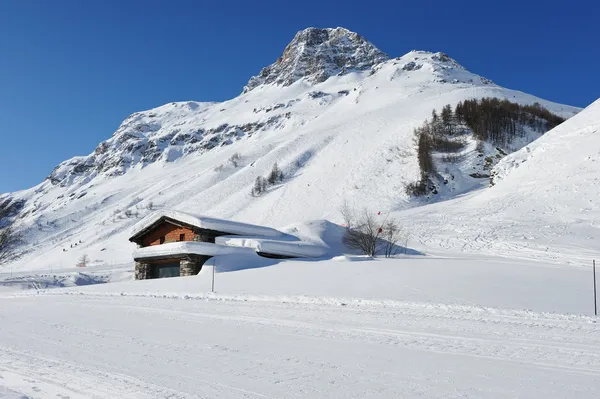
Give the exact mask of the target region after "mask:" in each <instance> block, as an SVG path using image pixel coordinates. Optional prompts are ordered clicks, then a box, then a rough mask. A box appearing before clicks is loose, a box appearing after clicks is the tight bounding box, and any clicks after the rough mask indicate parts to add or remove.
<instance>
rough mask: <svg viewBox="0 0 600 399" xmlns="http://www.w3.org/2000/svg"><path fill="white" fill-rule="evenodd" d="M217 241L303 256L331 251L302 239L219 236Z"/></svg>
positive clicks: (270, 252) (313, 256) (319, 254)
mask: <svg viewBox="0 0 600 399" xmlns="http://www.w3.org/2000/svg"><path fill="white" fill-rule="evenodd" d="M216 242H217V243H222V244H224V245H228V246H233V247H244V248H252V249H254V250H255V251H256V252H265V253H268V254H275V255H285V256H295V257H301V258H306V257H310V258H318V257H321V256H325V255H327V254H328V253H329V251H328V249H327V248H326V247H323V246H320V245H314V244H310V243H306V242H302V241H280V240H268V239H261V238H254V237H236V236H223V237H217V238H216Z"/></svg>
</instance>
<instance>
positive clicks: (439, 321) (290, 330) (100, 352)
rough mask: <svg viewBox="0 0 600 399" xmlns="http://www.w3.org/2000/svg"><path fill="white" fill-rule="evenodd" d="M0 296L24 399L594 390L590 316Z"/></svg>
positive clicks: (598, 361)
mask: <svg viewBox="0 0 600 399" xmlns="http://www.w3.org/2000/svg"><path fill="white" fill-rule="evenodd" d="M194 299H195V300H194ZM0 301H2V302H4V305H5V306H4V307H3V311H2V313H0V316H1V317H2V324H3V328H2V330H1V331H0V376H1V377H0V387H1V386H6V387H7V388H9V389H11V390H16V391H18V392H23V393H24V394H27V395H30V396H31V397H43V398H46V397H56V398H70V399H75V398H84V399H88V398H89V399H103V398H116V397H119V398H173V399H177V398H199V397H231V398H233V397H235V398H238V397H246V398H274V397H318V396H321V397H356V398H358V397H398V395H409V396H410V395H413V396H421V397H439V396H444V397H449V396H448V395H450V393H453V394H454V395H456V394H457V393H458V392H462V393H466V394H467V396H471V395H475V396H477V397H482V396H485V397H505V395H506V394H509V396H511V395H513V396H514V394H520V393H523V390H524V389H531V392H532V393H538V394H545V395H546V396H545V397H560V396H561V395H563V394H565V393H567V392H571V391H570V389H576V390H577V392H578V393H579V394H581V396H582V397H596V396H595V395H597V394H598V393H599V390H600V377H599V376H600V334H599V333H600V325H599V324H598V323H596V320H595V319H593V318H590V317H584V316H572V315H561V314H547V313H535V312H528V311H516V310H515V311H513V310H500V309H494V308H483V307H477V306H459V305H441V304H440V305H435V304H423V303H408V302H397V301H374V300H371V301H368V300H344V299H336V298H310V297H285V298H282V297H253V296H244V295H238V296H231V297H227V296H221V297H220V296H218V295H212V296H210V295H206V296H203V297H202V296H198V297H196V298H194V297H191V296H182V297H179V298H177V297H167V298H165V297H161V296H153V295H151V294H146V295H136V296H127V295H109V294H106V295H102V294H95V295H86V294H81V295H34V296H22V297H14V298H4V299H0ZM9 301H13V302H12V303H8V302H9ZM11 305H12V306H11ZM8 306H11V307H25V308H27V309H28V310H29V312H28V315H27V316H25V315H23V312H19V311H16V310H15V311H7V310H6V311H5V310H4V309H8ZM32 313H33V314H32ZM18 334H20V335H22V336H23V337H16V335H18ZM422 359H428V360H427V361H424V360H422ZM448 359H450V360H448ZM448 361H450V363H449V364H451V365H452V366H449V365H448V364H447V362H448ZM407 362H408V363H407ZM421 362H425V364H421ZM407 365H408V366H407ZM413 366H414V368H413ZM463 368H464V370H462V371H461V369H463ZM495 370H501V372H500V373H501V375H500V376H498V371H495ZM475 371H476V372H475ZM448 373H451V374H450V375H449V374H448ZM471 373H474V374H473V375H471ZM457 375H458V376H459V377H458V378H457ZM490 378H492V381H491V382H490V381H488V380H489V379H490ZM481 379H483V380H484V381H486V382H485V384H487V385H486V386H485V387H484V386H483V385H478V384H479V383H481V381H480V380H481ZM528 379H530V380H528ZM400 380H402V381H404V383H400V382H399V381H400ZM463 380H464V381H463ZM525 380H528V381H527V382H524V381H525ZM449 381H450V382H449ZM549 381H551V382H552V384H548V382H549ZM448 384H450V385H448ZM524 384H525V385H527V384H529V385H531V386H530V387H527V388H524ZM493 388H495V389H497V390H499V391H498V392H501V394H500V393H499V394H497V395H493V394H490V393H492V392H493ZM488 389H492V391H489V390H488ZM561 389H564V391H561ZM540 390H541V391H540ZM315 395H316V396H315ZM450 396H452V395H450Z"/></svg>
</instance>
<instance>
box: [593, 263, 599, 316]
mask: <svg viewBox="0 0 600 399" xmlns="http://www.w3.org/2000/svg"><path fill="white" fill-rule="evenodd" d="M593 269H594V316H598V302H596V260H595V259H594V268H593Z"/></svg>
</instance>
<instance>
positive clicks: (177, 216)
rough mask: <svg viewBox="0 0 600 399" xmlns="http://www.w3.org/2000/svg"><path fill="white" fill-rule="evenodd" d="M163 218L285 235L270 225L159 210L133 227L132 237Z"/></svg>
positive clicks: (205, 226)
mask: <svg viewBox="0 0 600 399" xmlns="http://www.w3.org/2000/svg"><path fill="white" fill-rule="evenodd" d="M161 218H169V219H173V220H177V221H179V222H181V223H185V224H188V225H190V226H194V227H197V228H200V229H207V230H216V231H222V232H224V233H230V234H240V235H253V236H260V237H280V236H282V235H283V233H281V232H280V231H277V230H275V229H272V228H270V227H264V226H256V225H253V224H247V223H241V222H234V221H231V220H224V219H216V218H211V217H206V216H196V215H191V214H189V213H184V212H179V211H172V210H163V211H157V212H154V213H153V214H151V215H149V216H147V217H145V218H144V219H142V220H141V221H140V222H139V223H137V224H135V226H133V228H132V229H131V233H130V235H131V237H135V236H137V235H138V234H140V233H142V232H143V231H145V230H146V229H148V228H149V227H150V226H152V225H153V224H154V223H156V222H157V221H159V220H160V219H161Z"/></svg>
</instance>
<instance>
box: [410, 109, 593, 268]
mask: <svg viewBox="0 0 600 399" xmlns="http://www.w3.org/2000/svg"><path fill="white" fill-rule="evenodd" d="M492 175H493V177H494V183H495V184H494V186H493V187H491V188H490V189H486V190H483V191H479V192H475V193H473V194H471V195H469V196H467V197H464V198H458V199H456V200H453V201H449V202H446V203H438V204H433V205H430V206H425V207H421V208H415V209H412V210H410V211H408V212H403V213H400V214H399V215H400V217H401V218H402V219H403V220H407V221H408V220H410V222H411V226H412V229H413V232H414V236H415V238H417V239H419V240H421V241H422V242H427V244H428V245H430V246H437V247H438V248H440V249H444V250H450V251H464V250H467V251H470V252H485V253H489V254H496V255H500V256H510V257H527V258H537V259H541V260H546V261H548V260H550V261H552V260H556V261H559V262H566V263H571V264H574V265H579V266H589V265H590V264H591V260H592V259H593V258H597V256H598V253H599V252H600V242H599V241H598V237H599V236H600V207H598V205H597V204H598V196H599V195H600V100H597V101H596V102H594V103H593V104H591V105H590V106H588V107H587V108H586V109H584V110H583V111H581V112H580V113H579V114H577V115H576V116H574V117H572V118H571V119H569V120H567V121H566V122H564V123H562V124H561V125H559V126H557V127H555V128H554V129H552V130H551V131H549V132H548V133H546V134H545V135H543V136H542V137H540V138H539V139H538V140H536V141H534V142H533V143H531V144H529V145H527V146H525V147H524V148H522V149H521V150H519V151H517V152H515V153H513V154H510V155H508V156H507V157H506V158H504V159H502V160H501V161H500V162H499V163H498V165H496V167H495V168H494V169H493V170H492Z"/></svg>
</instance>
